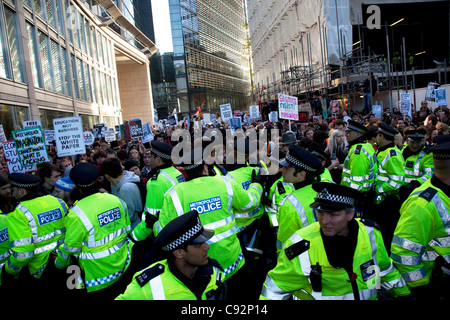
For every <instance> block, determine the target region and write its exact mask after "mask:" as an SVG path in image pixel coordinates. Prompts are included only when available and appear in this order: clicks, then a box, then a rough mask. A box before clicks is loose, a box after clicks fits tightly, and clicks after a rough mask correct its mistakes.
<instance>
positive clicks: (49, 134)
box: [44, 130, 55, 146]
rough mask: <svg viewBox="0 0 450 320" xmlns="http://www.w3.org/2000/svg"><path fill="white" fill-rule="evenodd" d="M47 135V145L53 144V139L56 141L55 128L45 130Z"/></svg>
mask: <svg viewBox="0 0 450 320" xmlns="http://www.w3.org/2000/svg"><path fill="white" fill-rule="evenodd" d="M44 135H45V145H47V146H51V145H53V141H55V130H44Z"/></svg>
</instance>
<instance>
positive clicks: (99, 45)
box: [96, 31, 105, 64]
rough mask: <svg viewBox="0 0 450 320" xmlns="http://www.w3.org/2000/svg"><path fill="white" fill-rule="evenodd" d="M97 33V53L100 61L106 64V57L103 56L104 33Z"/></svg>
mask: <svg viewBox="0 0 450 320" xmlns="http://www.w3.org/2000/svg"><path fill="white" fill-rule="evenodd" d="M96 33H97V54H98V57H99V58H98V62H100V63H103V64H105V59H104V58H103V44H102V35H101V34H100V32H98V31H97V32H96Z"/></svg>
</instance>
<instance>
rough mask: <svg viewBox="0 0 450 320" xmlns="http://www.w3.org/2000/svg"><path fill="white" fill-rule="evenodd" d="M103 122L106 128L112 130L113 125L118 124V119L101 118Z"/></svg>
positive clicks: (110, 117)
mask: <svg viewBox="0 0 450 320" xmlns="http://www.w3.org/2000/svg"><path fill="white" fill-rule="evenodd" d="M103 122H104V123H105V124H106V127H108V128H114V126H115V125H118V124H119V118H118V117H112V116H103Z"/></svg>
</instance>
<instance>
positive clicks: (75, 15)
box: [70, 6, 80, 48]
mask: <svg viewBox="0 0 450 320" xmlns="http://www.w3.org/2000/svg"><path fill="white" fill-rule="evenodd" d="M70 7H71V8H72V12H71V14H70V18H71V22H72V23H71V26H72V31H73V44H74V45H75V46H76V47H77V48H80V34H79V30H78V28H77V20H78V15H79V14H80V13H79V12H78V11H77V8H75V7H74V6H70Z"/></svg>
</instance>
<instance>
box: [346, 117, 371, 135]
mask: <svg viewBox="0 0 450 320" xmlns="http://www.w3.org/2000/svg"><path fill="white" fill-rule="evenodd" d="M346 130H352V131H356V132H360V133H363V134H364V133H365V132H366V131H367V127H366V126H365V125H364V124H363V123H361V122H358V121H354V120H351V119H349V120H347V129H346Z"/></svg>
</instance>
